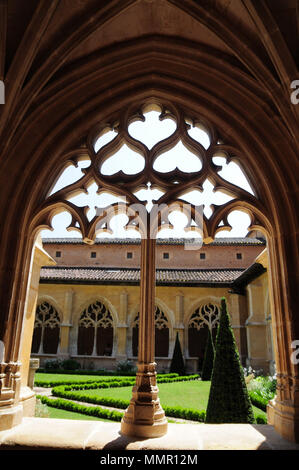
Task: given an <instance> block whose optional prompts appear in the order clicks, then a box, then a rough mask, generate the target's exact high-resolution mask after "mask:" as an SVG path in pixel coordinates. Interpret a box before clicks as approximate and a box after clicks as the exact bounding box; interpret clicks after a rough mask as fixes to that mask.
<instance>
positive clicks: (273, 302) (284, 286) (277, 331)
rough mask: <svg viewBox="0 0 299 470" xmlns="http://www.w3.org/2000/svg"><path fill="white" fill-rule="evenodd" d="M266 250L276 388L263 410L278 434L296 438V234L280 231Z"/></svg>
mask: <svg viewBox="0 0 299 470" xmlns="http://www.w3.org/2000/svg"><path fill="white" fill-rule="evenodd" d="M268 250H269V257H270V260H269V261H270V262H269V281H270V288H269V300H270V306H271V312H272V326H273V346H274V352H275V363H276V371H277V373H276V377H277V390H276V396H275V398H274V399H273V400H272V401H271V402H270V403H269V404H268V407H267V414H268V419H269V422H270V424H273V425H274V427H275V429H276V431H277V432H278V433H279V434H281V435H282V436H283V437H284V438H285V439H289V440H291V441H294V442H299V360H298V354H297V357H294V351H295V349H294V347H293V344H294V342H295V341H298V339H299V318H298V305H299V291H298V272H299V269H298V238H297V234H296V233H294V234H293V235H290V234H288V233H282V234H281V235H280V236H279V237H277V238H274V237H273V238H271V239H270V240H269V243H268ZM282 253H283V256H282ZM295 356H296V355H295Z"/></svg>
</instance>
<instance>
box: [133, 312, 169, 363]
mask: <svg viewBox="0 0 299 470" xmlns="http://www.w3.org/2000/svg"><path fill="white" fill-rule="evenodd" d="M138 325H139V312H138V314H137V315H136V317H135V319H134V322H133V325H132V351H133V356H134V357H137V356H138ZM168 352H169V323H168V319H167V317H166V315H165V313H164V312H163V311H162V310H161V309H160V308H159V307H157V306H156V308H155V356H156V357H168Z"/></svg>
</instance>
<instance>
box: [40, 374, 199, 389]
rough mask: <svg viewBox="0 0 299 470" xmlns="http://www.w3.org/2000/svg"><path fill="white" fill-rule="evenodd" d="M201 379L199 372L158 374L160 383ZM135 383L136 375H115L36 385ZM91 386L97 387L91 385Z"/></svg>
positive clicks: (48, 381)
mask: <svg viewBox="0 0 299 470" xmlns="http://www.w3.org/2000/svg"><path fill="white" fill-rule="evenodd" d="M196 379H199V375H198V374H194V375H187V376H179V375H178V374H174V373H173V374H163V375H162V374H161V375H160V374H158V375H157V382H158V383H170V382H182V381H186V380H196ZM134 383H135V376H134V377H132V378H130V377H127V378H124V379H122V378H118V379H115V378H113V377H105V379H98V380H92V379H89V380H82V381H81V380H80V381H73V380H63V381H59V380H35V382H34V385H35V386H36V387H48V388H49V387H56V386H59V385H83V384H97V387H99V388H109V387H126V386H129V385H134ZM91 388H96V386H95V387H91Z"/></svg>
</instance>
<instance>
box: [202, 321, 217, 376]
mask: <svg viewBox="0 0 299 470" xmlns="http://www.w3.org/2000/svg"><path fill="white" fill-rule="evenodd" d="M214 356H215V348H214V344H213V339H212V335H211V331H210V330H209V332H208V339H207V344H206V349H205V354H204V360H203V365H202V371H201V380H211V377H212V372H213V364H214Z"/></svg>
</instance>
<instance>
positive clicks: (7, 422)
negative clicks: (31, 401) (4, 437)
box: [0, 405, 23, 431]
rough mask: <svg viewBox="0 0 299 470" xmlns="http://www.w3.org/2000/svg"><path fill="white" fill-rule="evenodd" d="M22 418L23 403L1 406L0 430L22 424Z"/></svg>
mask: <svg viewBox="0 0 299 470" xmlns="http://www.w3.org/2000/svg"><path fill="white" fill-rule="evenodd" d="M22 419H23V407H22V405H17V406H12V407H3V408H0V431H6V430H7V429H11V428H13V427H14V426H17V425H18V424H21V422H22Z"/></svg>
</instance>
